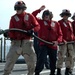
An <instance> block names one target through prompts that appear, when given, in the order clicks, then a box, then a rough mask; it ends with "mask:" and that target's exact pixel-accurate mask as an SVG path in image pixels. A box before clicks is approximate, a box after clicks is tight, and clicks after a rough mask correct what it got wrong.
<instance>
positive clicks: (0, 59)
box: [0, 38, 2, 62]
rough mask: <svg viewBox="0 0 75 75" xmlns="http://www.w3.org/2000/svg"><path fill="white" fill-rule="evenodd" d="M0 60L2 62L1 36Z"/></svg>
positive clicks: (0, 45)
mask: <svg viewBox="0 0 75 75" xmlns="http://www.w3.org/2000/svg"><path fill="white" fill-rule="evenodd" d="M0 62H2V38H1V39H0Z"/></svg>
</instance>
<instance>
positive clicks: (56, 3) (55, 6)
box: [0, 0, 75, 29]
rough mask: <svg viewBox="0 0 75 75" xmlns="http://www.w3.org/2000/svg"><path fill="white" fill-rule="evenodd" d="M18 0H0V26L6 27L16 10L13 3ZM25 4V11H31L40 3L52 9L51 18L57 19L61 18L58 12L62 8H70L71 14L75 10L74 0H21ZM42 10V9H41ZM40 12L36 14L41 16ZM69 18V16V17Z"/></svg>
mask: <svg viewBox="0 0 75 75" xmlns="http://www.w3.org/2000/svg"><path fill="white" fill-rule="evenodd" d="M17 1H18V0H0V28H1V29H8V28H9V22H10V18H11V16H12V15H14V14H15V13H16V12H15V11H14V4H15V2H17ZM23 1H24V2H25V4H26V6H27V10H26V12H29V13H32V12H33V11H34V10H36V9H39V8H40V7H41V6H42V5H45V6H46V8H45V9H48V10H50V11H52V13H53V15H54V17H53V20H56V21H58V20H59V19H61V17H60V16H59V14H60V13H61V12H62V10H63V9H68V10H70V12H71V14H72V15H73V13H74V12H75V7H74V5H75V0H23ZM42 12H43V11H42ZM42 12H41V13H40V14H38V17H40V18H41V16H42ZM69 19H70V20H71V18H69Z"/></svg>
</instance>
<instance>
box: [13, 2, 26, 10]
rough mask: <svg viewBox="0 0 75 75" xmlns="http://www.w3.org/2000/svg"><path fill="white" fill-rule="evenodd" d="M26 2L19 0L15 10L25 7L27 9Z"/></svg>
mask: <svg viewBox="0 0 75 75" xmlns="http://www.w3.org/2000/svg"><path fill="white" fill-rule="evenodd" d="M26 8H27V7H26V4H25V3H24V2H23V1H17V2H16V3H15V5H14V10H20V9H23V10H26Z"/></svg>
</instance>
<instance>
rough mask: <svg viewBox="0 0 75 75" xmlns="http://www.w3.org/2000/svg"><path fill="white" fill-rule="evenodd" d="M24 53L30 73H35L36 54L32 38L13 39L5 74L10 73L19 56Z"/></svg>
mask: <svg viewBox="0 0 75 75" xmlns="http://www.w3.org/2000/svg"><path fill="white" fill-rule="evenodd" d="M20 55H22V56H23V57H24V59H25V62H26V64H27V67H28V74H27V75H33V73H34V70H35V62H36V54H35V50H34V48H33V41H32V40H18V41H16V40H13V41H11V47H10V50H9V52H8V54H7V58H6V64H5V68H4V74H3V75H9V74H10V73H11V71H12V69H13V67H14V64H15V62H16V60H17V59H18V57H19V56H20Z"/></svg>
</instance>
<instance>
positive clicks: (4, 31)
mask: <svg viewBox="0 0 75 75" xmlns="http://www.w3.org/2000/svg"><path fill="white" fill-rule="evenodd" d="M9 31H18V32H22V33H27V31H26V30H22V29H17V28H11V29H6V30H0V35H1V34H4V33H6V32H9ZM32 36H33V37H35V38H37V39H38V40H40V41H42V42H44V43H47V44H50V45H54V43H52V42H48V41H46V40H43V39H41V38H39V37H38V36H36V35H35V34H32Z"/></svg>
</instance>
